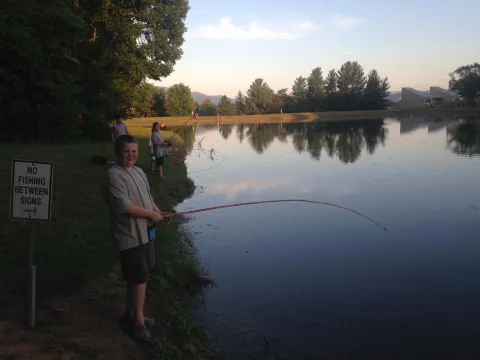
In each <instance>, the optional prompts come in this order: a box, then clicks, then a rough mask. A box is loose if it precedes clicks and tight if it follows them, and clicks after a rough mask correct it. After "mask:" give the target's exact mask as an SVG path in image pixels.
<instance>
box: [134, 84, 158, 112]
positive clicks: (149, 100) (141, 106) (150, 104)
mask: <svg viewBox="0 0 480 360" xmlns="http://www.w3.org/2000/svg"><path fill="white" fill-rule="evenodd" d="M157 90H158V89H157V88H156V87H155V86H154V85H152V84H149V83H147V82H143V83H142V84H140V86H139V87H138V90H137V92H136V93H135V99H134V102H133V107H134V109H135V110H134V111H135V115H136V116H154V115H156V114H155V110H154V103H155V95H156V93H157Z"/></svg>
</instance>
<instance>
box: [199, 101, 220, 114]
mask: <svg viewBox="0 0 480 360" xmlns="http://www.w3.org/2000/svg"><path fill="white" fill-rule="evenodd" d="M217 111H218V108H217V106H216V105H215V104H214V103H212V100H210V99H205V100H204V102H203V103H202V104H201V105H200V106H199V108H198V113H199V115H201V116H215V115H217Z"/></svg>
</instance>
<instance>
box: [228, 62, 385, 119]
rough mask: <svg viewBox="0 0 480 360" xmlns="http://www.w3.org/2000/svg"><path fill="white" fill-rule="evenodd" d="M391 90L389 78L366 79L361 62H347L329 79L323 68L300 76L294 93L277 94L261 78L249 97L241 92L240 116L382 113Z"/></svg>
mask: <svg viewBox="0 0 480 360" xmlns="http://www.w3.org/2000/svg"><path fill="white" fill-rule="evenodd" d="M389 89H390V84H389V83H388V78H387V77H385V78H382V77H381V76H380V75H379V73H378V71H377V70H375V69H373V70H371V71H370V72H369V73H368V74H367V76H365V73H364V70H363V67H362V66H361V65H360V64H359V63H358V62H356V61H353V62H352V61H347V62H346V63H344V64H343V65H342V66H341V67H340V69H339V70H338V71H336V70H334V69H332V70H330V71H329V72H328V73H327V75H326V76H324V74H323V71H322V69H321V67H316V68H315V69H313V70H312V71H311V72H310V74H309V75H308V77H304V76H299V77H298V78H296V79H295V81H294V83H293V85H292V90H291V92H288V89H280V90H278V91H276V92H275V91H274V90H273V89H272V88H271V87H270V86H269V85H268V84H267V83H266V82H265V81H264V80H263V79H261V78H257V79H255V81H253V82H252V84H251V85H250V87H249V88H248V89H247V91H246V93H245V94H244V93H242V91H239V92H238V93H237V96H236V98H235V100H236V113H237V114H238V115H244V114H246V115H250V114H269V113H280V112H282V113H299V112H300V113H301V112H318V111H341V110H379V109H384V108H385V102H386V100H385V97H386V96H388V95H389Z"/></svg>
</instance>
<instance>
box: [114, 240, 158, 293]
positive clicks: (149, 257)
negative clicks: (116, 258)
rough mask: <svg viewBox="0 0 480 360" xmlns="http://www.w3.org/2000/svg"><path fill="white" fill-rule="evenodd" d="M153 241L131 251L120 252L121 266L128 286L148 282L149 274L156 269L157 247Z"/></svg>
mask: <svg viewBox="0 0 480 360" xmlns="http://www.w3.org/2000/svg"><path fill="white" fill-rule="evenodd" d="M153 243H154V242H153V241H150V242H149V243H148V244H143V245H140V246H137V247H134V248H131V249H127V250H121V251H120V264H121V266H122V273H123V277H124V278H125V281H126V282H127V283H128V284H143V283H146V282H147V279H148V274H149V273H150V272H152V271H153V270H154V269H155V247H154V245H153Z"/></svg>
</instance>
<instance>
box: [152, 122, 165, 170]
mask: <svg viewBox="0 0 480 360" xmlns="http://www.w3.org/2000/svg"><path fill="white" fill-rule="evenodd" d="M150 141H151V142H152V146H151V147H152V164H153V159H155V164H156V165H157V167H158V171H159V173H160V177H161V178H162V179H166V178H167V177H166V176H165V175H163V161H164V157H165V155H166V154H167V147H168V146H169V143H168V142H166V141H165V140H164V139H163V137H162V134H160V124H159V123H158V122H154V123H153V125H152V136H151V138H150Z"/></svg>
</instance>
